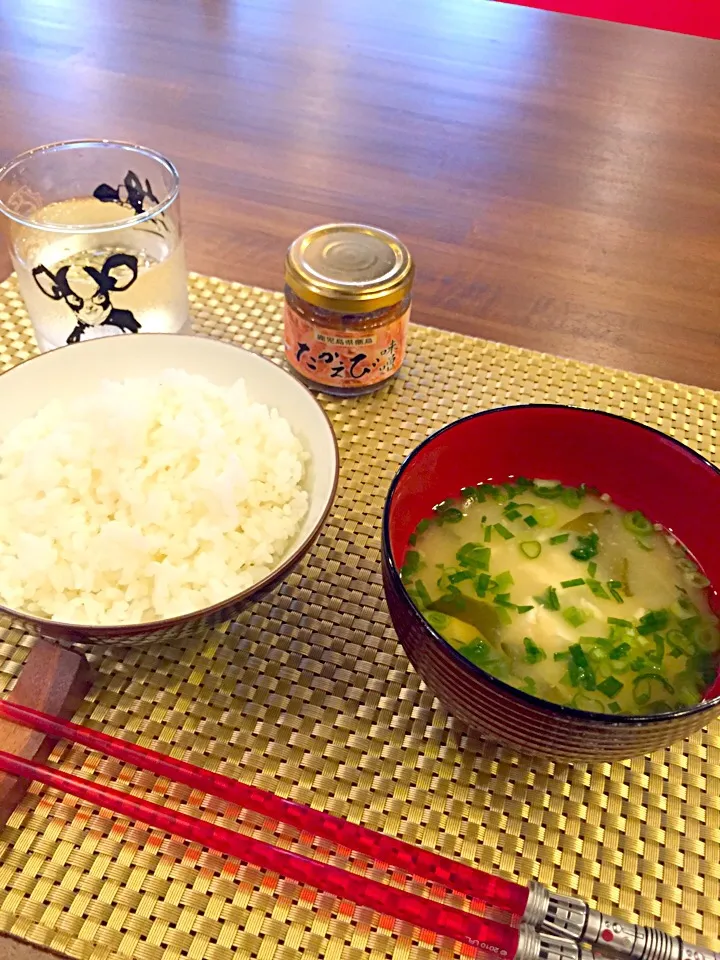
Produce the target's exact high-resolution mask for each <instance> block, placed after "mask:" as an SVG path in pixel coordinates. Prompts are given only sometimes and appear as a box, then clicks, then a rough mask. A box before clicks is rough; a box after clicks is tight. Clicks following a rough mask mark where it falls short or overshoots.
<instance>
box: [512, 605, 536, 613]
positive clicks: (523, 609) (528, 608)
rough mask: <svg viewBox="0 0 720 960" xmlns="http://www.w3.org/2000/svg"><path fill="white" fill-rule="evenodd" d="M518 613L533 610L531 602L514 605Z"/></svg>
mask: <svg viewBox="0 0 720 960" xmlns="http://www.w3.org/2000/svg"><path fill="white" fill-rule="evenodd" d="M516 609H517V612H518V613H527V612H528V611H529V610H533V609H534V607H533V605H532V604H531V603H528V604H525V606H522V607H516Z"/></svg>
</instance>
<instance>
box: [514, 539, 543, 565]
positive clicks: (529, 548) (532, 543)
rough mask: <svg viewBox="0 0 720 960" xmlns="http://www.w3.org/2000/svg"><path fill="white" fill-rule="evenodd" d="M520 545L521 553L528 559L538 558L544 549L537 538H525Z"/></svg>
mask: <svg viewBox="0 0 720 960" xmlns="http://www.w3.org/2000/svg"><path fill="white" fill-rule="evenodd" d="M519 546H520V551H521V553H522V554H523V555H524V556H526V557H527V558H528V560H537V558H538V557H539V556H540V553H541V551H542V546H541V545H540V544H539V543H538V542H537V540H523V542H522V543H521V544H520V545H519Z"/></svg>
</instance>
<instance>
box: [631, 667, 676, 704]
mask: <svg viewBox="0 0 720 960" xmlns="http://www.w3.org/2000/svg"><path fill="white" fill-rule="evenodd" d="M653 683H659V684H661V685H662V686H663V687H664V688H665V689H666V690H667V692H668V693H675V687H674V686H673V685H672V684H671V683H670V681H669V680H666V679H665V677H663V676H662V674H659V673H642V674H640V676H639V677H635V679H634V680H633V696H634V698H635V703H637V704H638V705H639V706H644V705H645V704H646V703H648V702H649V701H650V698H651V697H652V693H653V687H652V685H653Z"/></svg>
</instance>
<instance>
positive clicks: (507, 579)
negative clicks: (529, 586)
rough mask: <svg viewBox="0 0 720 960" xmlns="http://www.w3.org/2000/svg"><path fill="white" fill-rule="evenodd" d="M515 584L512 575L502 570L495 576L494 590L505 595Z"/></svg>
mask: <svg viewBox="0 0 720 960" xmlns="http://www.w3.org/2000/svg"><path fill="white" fill-rule="evenodd" d="M514 583H515V580H514V579H513V575H512V574H511V573H510V571H509V570H504V571H503V572H502V573H498V574H496V576H495V589H496V590H497V592H498V593H506V592H507V590H508V588H509V587H511V586H512V585H513V584H514Z"/></svg>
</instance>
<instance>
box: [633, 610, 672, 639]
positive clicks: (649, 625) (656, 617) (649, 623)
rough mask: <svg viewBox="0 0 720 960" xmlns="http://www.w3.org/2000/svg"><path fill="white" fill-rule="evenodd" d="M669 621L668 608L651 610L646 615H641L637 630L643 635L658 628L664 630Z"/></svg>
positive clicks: (654, 631)
mask: <svg viewBox="0 0 720 960" xmlns="http://www.w3.org/2000/svg"><path fill="white" fill-rule="evenodd" d="M669 622H670V615H669V614H668V612H667V610H649V611H648V612H647V613H646V614H645V615H644V616H642V617H640V620H639V622H638V625H637V632H638V633H639V634H640V636H641V637H646V636H648V634H651V633H656V632H657V631H658V630H664V629H665V627H667V625H668V623H669Z"/></svg>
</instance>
